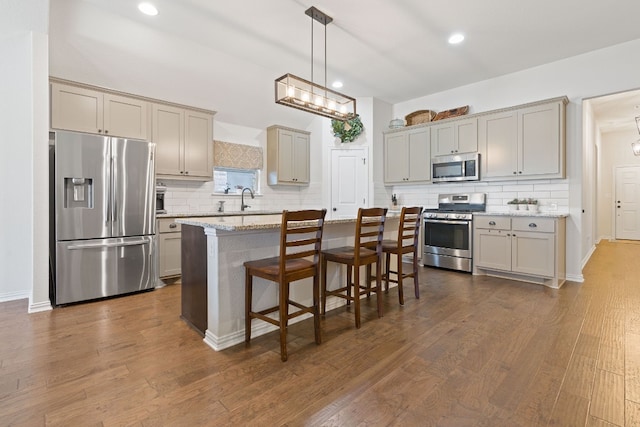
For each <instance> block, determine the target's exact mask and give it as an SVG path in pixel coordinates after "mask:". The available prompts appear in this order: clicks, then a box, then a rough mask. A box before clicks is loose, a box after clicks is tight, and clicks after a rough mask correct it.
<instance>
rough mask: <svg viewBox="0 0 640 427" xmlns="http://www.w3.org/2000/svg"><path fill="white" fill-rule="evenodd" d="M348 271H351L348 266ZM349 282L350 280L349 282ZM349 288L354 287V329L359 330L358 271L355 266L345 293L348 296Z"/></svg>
mask: <svg viewBox="0 0 640 427" xmlns="http://www.w3.org/2000/svg"><path fill="white" fill-rule="evenodd" d="M349 270H351V267H350V266H349ZM349 278H351V274H349ZM350 282H351V280H350ZM351 286H353V287H354V289H353V305H354V307H355V309H354V311H355V316H356V329H359V328H360V289H359V287H360V269H359V268H358V267H357V266H354V268H353V283H349V285H348V287H347V293H348V294H349V295H350V294H351ZM347 303H349V300H347Z"/></svg>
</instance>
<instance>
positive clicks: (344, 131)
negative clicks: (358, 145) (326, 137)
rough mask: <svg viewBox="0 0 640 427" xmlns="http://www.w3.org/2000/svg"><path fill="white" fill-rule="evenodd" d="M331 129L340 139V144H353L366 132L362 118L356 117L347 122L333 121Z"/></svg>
mask: <svg viewBox="0 0 640 427" xmlns="http://www.w3.org/2000/svg"><path fill="white" fill-rule="evenodd" d="M331 129H333V136H337V137H338V138H340V142H343V143H344V142H353V140H354V139H356V138H357V137H358V135H360V134H361V133H362V131H363V130H364V126H363V125H362V122H361V121H360V116H359V115H357V114H356V116H355V117H354V118H352V119H349V120H347V121H344V122H343V121H341V120H331Z"/></svg>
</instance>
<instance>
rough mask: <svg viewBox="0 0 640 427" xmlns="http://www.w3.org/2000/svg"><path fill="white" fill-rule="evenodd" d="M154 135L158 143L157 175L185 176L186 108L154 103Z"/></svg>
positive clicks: (154, 140) (154, 139)
mask: <svg viewBox="0 0 640 427" xmlns="http://www.w3.org/2000/svg"><path fill="white" fill-rule="evenodd" d="M152 136H153V142H155V143H156V175H177V176H184V144H183V140H184V110H183V109H181V108H176V107H172V106H169V105H162V104H154V105H153V134H152Z"/></svg>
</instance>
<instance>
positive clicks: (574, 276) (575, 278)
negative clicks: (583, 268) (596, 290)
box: [567, 274, 584, 283]
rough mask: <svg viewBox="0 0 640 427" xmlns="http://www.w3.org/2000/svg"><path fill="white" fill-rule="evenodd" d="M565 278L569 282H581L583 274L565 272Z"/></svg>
mask: <svg viewBox="0 0 640 427" xmlns="http://www.w3.org/2000/svg"><path fill="white" fill-rule="evenodd" d="M567 280H568V281H569V282H577V283H582V282H584V276H583V275H582V274H567Z"/></svg>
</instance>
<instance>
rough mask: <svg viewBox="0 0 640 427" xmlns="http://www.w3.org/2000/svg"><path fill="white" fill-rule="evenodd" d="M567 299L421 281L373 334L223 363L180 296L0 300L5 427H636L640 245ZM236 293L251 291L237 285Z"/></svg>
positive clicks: (272, 343)
mask: <svg viewBox="0 0 640 427" xmlns="http://www.w3.org/2000/svg"><path fill="white" fill-rule="evenodd" d="M584 275H585V279H586V280H585V282H584V283H582V284H578V283H566V284H565V285H564V286H563V287H562V289H560V290H553V289H548V288H544V287H540V286H537V285H532V284H527V283H520V282H513V281H508V280H502V279H495V278H487V277H473V276H471V275H468V274H463V273H455V272H449V271H443V270H437V269H429V268H425V269H422V268H421V269H420V282H421V289H420V292H421V298H420V300H416V299H415V298H414V297H413V292H411V287H410V285H409V283H408V282H409V281H407V284H406V285H405V286H406V288H405V289H406V290H405V305H404V307H401V306H399V305H398V302H397V301H398V300H397V293H396V292H397V291H396V290H395V289H392V290H391V291H390V292H389V295H388V296H387V297H386V298H385V307H384V309H385V316H384V317H383V318H381V319H378V318H377V314H376V310H375V308H376V307H375V298H374V297H372V298H371V299H370V300H368V301H366V300H365V302H364V304H363V319H362V321H363V322H362V328H361V329H359V330H356V329H355V328H354V326H353V314H352V313H351V312H350V311H348V310H347V309H346V308H341V309H337V310H334V311H332V312H329V313H327V316H326V318H325V319H324V320H323V321H322V331H323V343H322V344H321V345H320V346H316V345H315V343H314V340H313V327H312V323H311V320H305V321H303V322H300V323H297V324H295V325H292V326H291V327H290V330H289V360H288V361H287V362H285V363H283V362H281V361H280V356H279V344H278V335H277V333H271V334H269V335H266V336H262V337H258V338H256V339H254V340H252V342H251V344H250V345H249V346H248V347H245V345H244V344H241V345H238V346H235V347H233V348H230V349H227V350H225V351H222V352H215V351H213V350H212V349H210V348H209V347H207V346H206V345H205V344H204V343H203V341H202V339H201V338H200V336H199V335H198V334H196V333H195V332H194V331H193V330H191V329H190V328H189V327H188V326H187V325H186V324H185V323H184V322H182V321H181V320H180V318H179V315H180V285H172V286H167V287H165V288H162V289H158V290H155V291H153V292H149V293H143V294H139V295H134V296H129V297H124V298H117V299H112V300H106V301H101V302H95V303H89V304H81V305H76V306H70V307H64V308H60V309H55V310H53V311H50V312H43V313H35V314H31V315H29V314H27V313H26V310H27V302H26V301H24V300H21V301H14V302H7V303H2V304H0V426H14V425H15V426H22V425H25V426H41V425H63V426H102V425H104V426H111V425H134V426H199V425H207V426H208V425H211V426H218V425H219V426H228V425H234V426H235V425H255V426H277V425H287V426H299V425H312V426H315V425H323V426H356V425H358V426H365V425H370V426H387V425H399V426H432V425H433V426H547V425H553V426H574V425H575V426H612V425H614V426H616V425H617V426H623V425H626V426H638V425H640V244H634V243H627V244H626V243H609V242H604V243H602V244H600V245H599V246H598V248H597V250H596V252H595V254H594V255H593V257H592V259H591V260H590V262H589V264H588V265H587V267H586V268H585V270H584ZM237 286H243V284H242V283H238V284H237Z"/></svg>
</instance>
